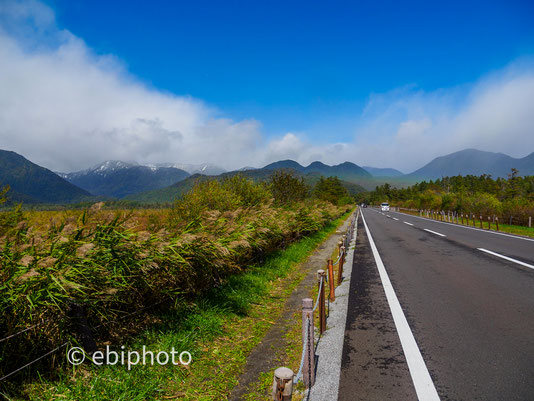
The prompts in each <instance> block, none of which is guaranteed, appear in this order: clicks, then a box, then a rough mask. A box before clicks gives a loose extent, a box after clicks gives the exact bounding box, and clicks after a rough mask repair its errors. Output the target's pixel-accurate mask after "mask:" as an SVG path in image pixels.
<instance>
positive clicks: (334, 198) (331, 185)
mask: <svg viewBox="0 0 534 401" xmlns="http://www.w3.org/2000/svg"><path fill="white" fill-rule="evenodd" d="M313 192H314V195H315V196H316V197H317V198H318V199H322V200H326V201H329V202H331V203H333V204H334V205H346V204H348V203H350V202H351V197H350V195H349V191H348V190H347V188H345V187H344V186H343V184H342V183H341V181H340V180H339V178H337V177H328V178H323V177H321V179H320V180H319V181H318V182H317V184H315V188H314V191H313Z"/></svg>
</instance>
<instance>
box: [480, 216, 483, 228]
mask: <svg viewBox="0 0 534 401" xmlns="http://www.w3.org/2000/svg"><path fill="white" fill-rule="evenodd" d="M480 228H484V227H482V216H480Z"/></svg>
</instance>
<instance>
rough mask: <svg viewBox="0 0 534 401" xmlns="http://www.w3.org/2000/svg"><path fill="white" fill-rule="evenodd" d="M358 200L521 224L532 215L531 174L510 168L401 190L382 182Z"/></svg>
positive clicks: (436, 181)
mask: <svg viewBox="0 0 534 401" xmlns="http://www.w3.org/2000/svg"><path fill="white" fill-rule="evenodd" d="M358 199H359V201H367V202H369V203H371V204H378V203H380V202H383V201H390V202H391V203H393V204H394V205H397V206H404V207H408V208H414V209H433V210H450V211H456V212H459V213H474V214H477V215H480V214H482V215H485V216H488V215H497V216H500V217H501V218H503V219H505V221H509V219H510V217H512V218H513V221H514V222H516V223H517V224H525V223H526V222H527V221H528V216H533V217H534V176H525V177H522V176H520V175H519V174H518V171H517V170H516V169H512V170H511V173H510V174H509V175H508V178H500V177H499V178H497V179H493V178H492V177H491V176H490V175H487V174H483V175H481V176H474V175H467V176H455V177H443V178H441V179H438V180H435V181H432V180H430V181H422V182H420V183H417V184H415V185H413V186H410V187H407V188H402V189H398V188H393V187H391V186H390V185H389V184H384V185H381V186H378V187H376V189H375V190H374V191H372V192H370V193H368V194H364V195H361V196H359V198H358Z"/></svg>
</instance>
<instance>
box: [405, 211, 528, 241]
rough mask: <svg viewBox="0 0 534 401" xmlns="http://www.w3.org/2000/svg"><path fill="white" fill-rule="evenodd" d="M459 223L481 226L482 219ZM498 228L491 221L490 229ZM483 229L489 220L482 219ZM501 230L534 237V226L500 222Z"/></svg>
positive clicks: (460, 223)
mask: <svg viewBox="0 0 534 401" xmlns="http://www.w3.org/2000/svg"><path fill="white" fill-rule="evenodd" d="M401 213H404V214H411V215H413V216H419V213H408V212H406V211H402V212H401ZM431 220H436V221H442V220H439V219H431ZM455 224H456V223H455ZM458 225H460V226H467V227H474V228H480V219H475V224H474V225H473V220H472V219H469V224H467V221H466V220H464V224H462V222H461V220H460V219H459V220H458ZM496 228H497V227H496V225H495V223H493V222H491V224H490V230H491V231H497V230H496ZM482 229H483V230H487V229H488V221H487V220H484V219H482ZM499 232H503V233H509V234H517V235H523V236H525V237H531V238H534V227H526V226H516V225H510V224H501V223H499Z"/></svg>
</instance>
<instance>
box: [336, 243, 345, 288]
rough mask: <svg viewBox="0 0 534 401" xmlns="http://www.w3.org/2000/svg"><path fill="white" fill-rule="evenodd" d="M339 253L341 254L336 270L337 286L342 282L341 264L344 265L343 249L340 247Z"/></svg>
mask: <svg viewBox="0 0 534 401" xmlns="http://www.w3.org/2000/svg"><path fill="white" fill-rule="evenodd" d="M340 251H341V252H342V253H341V258H339V269H338V270H337V285H340V284H341V282H342V281H343V264H344V263H345V262H344V260H345V247H344V246H342V247H341V249H340Z"/></svg>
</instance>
